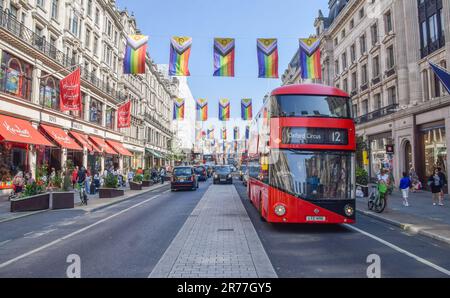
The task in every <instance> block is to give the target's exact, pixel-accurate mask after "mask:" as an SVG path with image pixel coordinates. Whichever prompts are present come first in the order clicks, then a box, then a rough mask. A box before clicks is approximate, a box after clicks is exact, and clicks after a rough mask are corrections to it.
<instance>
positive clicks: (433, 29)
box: [428, 14, 438, 43]
mask: <svg viewBox="0 0 450 298" xmlns="http://www.w3.org/2000/svg"><path fill="white" fill-rule="evenodd" d="M428 26H429V28H430V42H431V43H433V42H436V41H437V39H438V25H437V16H436V14H434V15H432V16H431V17H429V18H428Z"/></svg>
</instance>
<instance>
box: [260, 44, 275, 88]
mask: <svg viewBox="0 0 450 298" xmlns="http://www.w3.org/2000/svg"><path fill="white" fill-rule="evenodd" d="M277 44H278V43H277V39H276V38H258V39H257V41H256V48H257V51H258V67H259V71H258V77H259V78H269V79H270V78H272V79H275V78H278V45H277Z"/></svg>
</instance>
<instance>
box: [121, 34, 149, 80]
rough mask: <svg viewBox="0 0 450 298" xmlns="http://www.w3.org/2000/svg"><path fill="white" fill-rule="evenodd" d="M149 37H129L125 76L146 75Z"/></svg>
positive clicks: (125, 58) (125, 59)
mask: <svg viewBox="0 0 450 298" xmlns="http://www.w3.org/2000/svg"><path fill="white" fill-rule="evenodd" d="M147 42H148V36H145V35H140V34H134V35H130V36H128V37H127V47H126V50H125V57H124V59H123V73H124V74H144V73H145V59H146V55H147Z"/></svg>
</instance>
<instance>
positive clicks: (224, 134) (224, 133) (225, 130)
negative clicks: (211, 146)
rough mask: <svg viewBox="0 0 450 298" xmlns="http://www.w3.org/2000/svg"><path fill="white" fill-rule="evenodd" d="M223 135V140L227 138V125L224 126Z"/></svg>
mask: <svg viewBox="0 0 450 298" xmlns="http://www.w3.org/2000/svg"><path fill="white" fill-rule="evenodd" d="M221 137H222V140H226V139H227V128H226V127H222V133H221Z"/></svg>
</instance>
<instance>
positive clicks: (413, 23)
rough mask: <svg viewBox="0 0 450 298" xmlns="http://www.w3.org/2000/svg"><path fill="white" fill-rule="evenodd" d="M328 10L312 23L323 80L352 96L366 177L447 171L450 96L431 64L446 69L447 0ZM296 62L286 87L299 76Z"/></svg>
mask: <svg viewBox="0 0 450 298" xmlns="http://www.w3.org/2000/svg"><path fill="white" fill-rule="evenodd" d="M329 7H330V13H329V15H328V16H327V17H325V16H324V15H323V13H322V12H319V16H318V18H317V19H316V21H315V23H314V25H315V28H316V34H317V36H318V37H319V38H320V39H321V51H322V75H323V83H324V84H327V85H332V86H336V87H339V88H341V89H343V90H345V91H347V93H349V94H350V96H351V98H352V110H353V115H354V117H355V121H356V124H357V134H358V135H359V136H361V137H363V138H364V141H365V143H366V147H367V148H368V153H369V154H368V159H367V161H362V163H363V164H364V166H365V167H366V168H367V169H368V170H369V174H370V175H371V176H375V175H376V174H377V173H378V171H379V170H380V168H382V167H389V168H391V169H392V171H393V173H394V177H395V181H396V182H398V181H399V178H400V177H401V174H402V172H404V171H406V172H408V171H409V170H410V169H411V168H415V170H416V172H417V173H418V175H419V178H420V179H421V180H422V182H425V181H426V179H427V177H428V176H429V175H431V173H432V171H433V169H434V168H435V167H441V168H442V169H443V170H444V171H445V172H446V173H447V175H449V174H450V171H449V169H448V165H447V144H448V143H449V142H450V135H449V133H448V131H449V129H450V96H449V95H448V94H447V92H446V91H445V89H444V87H443V86H442V84H441V83H440V82H439V80H438V78H437V77H436V76H435V75H434V73H433V71H432V70H431V68H430V66H429V63H428V62H429V61H430V62H434V63H435V64H438V65H441V66H443V67H444V68H446V67H447V62H446V61H448V60H449V59H450V26H449V24H450V1H449V0H383V1H378V0H374V1H364V0H330V2H329ZM296 56H297V55H296ZM294 60H295V57H294V59H293V61H292V63H291V64H292V67H291V69H288V70H287V71H286V72H285V75H284V76H283V82H284V83H285V84H289V83H293V82H300V81H301V80H300V79H299V78H298V75H296V74H298V70H296V69H295V67H298V66H296V65H297V64H295V61H294ZM392 148H393V149H394V150H393V152H390V149H392ZM424 185H426V184H424Z"/></svg>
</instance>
